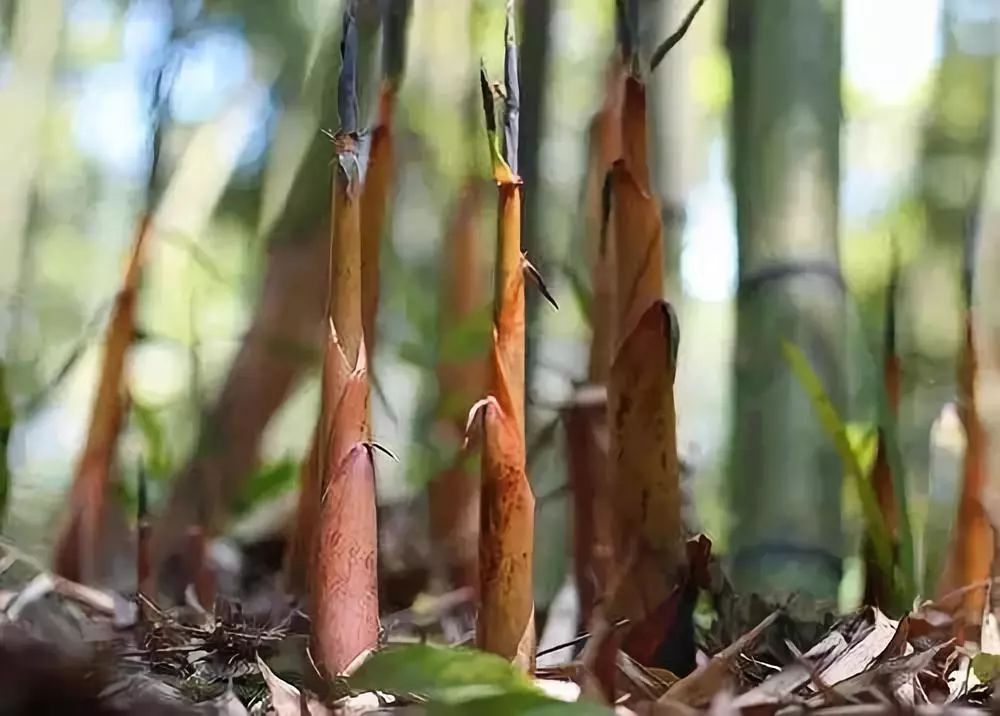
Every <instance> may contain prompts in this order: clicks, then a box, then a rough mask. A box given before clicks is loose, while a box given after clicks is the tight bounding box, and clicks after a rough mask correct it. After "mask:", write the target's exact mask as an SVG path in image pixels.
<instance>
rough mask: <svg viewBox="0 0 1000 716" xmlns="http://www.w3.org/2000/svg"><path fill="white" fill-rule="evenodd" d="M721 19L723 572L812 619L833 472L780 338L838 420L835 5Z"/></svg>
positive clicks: (792, 0)
mask: <svg viewBox="0 0 1000 716" xmlns="http://www.w3.org/2000/svg"><path fill="white" fill-rule="evenodd" d="M728 12H729V18H728V22H727V24H726V27H727V31H728V37H727V45H728V48H729V53H730V58H731V68H732V78H733V96H732V104H731V122H732V124H731V127H732V166H731V171H732V182H733V186H734V189H735V194H736V223H737V236H738V259H739V287H738V293H737V336H736V346H735V356H734V390H735V396H734V398H735V399H734V413H733V449H732V454H731V469H730V471H729V473H730V483H729V498H730V500H729V501H730V506H731V513H732V517H733V519H732V527H731V532H730V535H729V542H730V545H729V546H730V559H731V572H730V573H731V575H732V578H733V582H734V586H735V587H736V588H737V589H738V590H739V591H740V592H743V593H757V594H760V595H762V596H763V597H765V598H768V599H776V600H782V599H784V598H786V597H787V596H788V595H791V594H800V595H802V597H811V598H812V603H813V605H814V606H815V607H817V608H818V609H819V610H820V611H822V610H823V609H824V608H828V607H830V606H832V605H833V603H834V602H835V601H836V599H837V595H838V590H839V584H840V578H841V573H842V562H843V534H842V526H841V487H842V483H843V478H842V475H843V468H842V465H841V461H840V459H839V457H838V454H837V450H836V449H835V447H834V445H833V444H831V442H830V440H829V439H828V437H827V435H826V434H825V433H824V430H823V428H822V426H821V425H820V423H819V422H817V420H816V418H815V415H814V411H813V407H812V405H811V403H810V400H809V397H808V395H807V394H806V393H805V392H804V391H803V390H802V389H801V386H799V385H798V383H797V380H796V377H795V375H794V374H793V372H792V371H791V370H790V368H789V366H788V365H787V363H786V362H785V361H784V360H782V340H788V341H790V342H791V343H794V344H795V345H797V346H799V347H800V348H801V349H802V351H803V352H804V354H805V355H806V357H807V358H808V361H809V364H810V365H812V366H813V368H814V370H815V371H816V373H817V375H818V376H819V379H820V382H821V384H822V385H823V386H824V387H825V390H826V393H827V395H828V397H829V400H830V401H831V404H832V405H834V406H835V407H837V409H838V411H842V409H843V405H844V403H845V381H844V365H845V357H846V350H845V327H846V318H845V296H844V293H845V287H844V283H843V279H842V278H841V275H840V267H839V252H838V244H837V236H838V218H837V217H838V202H839V196H838V187H839V177H840V160H839V157H840V140H839V137H840V117H841V104H840V75H841V3H840V2H838V1H836V0H832V1H830V2H798V1H797V0H730V2H729V7H728ZM809 601H810V600H809V599H802V598H800V599H799V600H797V604H798V605H799V607H800V608H801V609H803V610H809V609H811V608H812V607H810V606H809Z"/></svg>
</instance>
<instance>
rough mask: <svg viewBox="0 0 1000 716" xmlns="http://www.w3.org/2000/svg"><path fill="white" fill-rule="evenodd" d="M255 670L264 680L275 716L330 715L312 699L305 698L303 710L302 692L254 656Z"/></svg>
mask: <svg viewBox="0 0 1000 716" xmlns="http://www.w3.org/2000/svg"><path fill="white" fill-rule="evenodd" d="M256 659H257V668H258V669H260V675H261V677H263V679H264V684H265V685H266V686H267V691H268V693H269V694H270V695H271V708H272V709H274V713H275V716H325V715H326V714H329V713H330V710H329V709H327V708H326V707H325V706H323V704H321V703H320V702H319V701H317V700H316V699H315V698H313V697H306V699H305V709H303V698H302V692H300V691H299V690H298V689H297V688H296V687H294V686H292V685H291V684H289V683H288V682H287V681H285V680H284V679H282V678H281V677H279V676H277V675H276V674H275V673H274V672H273V671H271V668H270V667H269V666H268V665H267V664H266V663H265V662H264V660H263V659H261V658H260V654H257V655H256Z"/></svg>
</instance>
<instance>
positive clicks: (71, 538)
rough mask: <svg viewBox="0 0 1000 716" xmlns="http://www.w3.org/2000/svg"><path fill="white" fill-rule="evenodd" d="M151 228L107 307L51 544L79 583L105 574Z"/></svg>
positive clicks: (145, 220)
mask: <svg viewBox="0 0 1000 716" xmlns="http://www.w3.org/2000/svg"><path fill="white" fill-rule="evenodd" d="M151 233H152V219H151V217H150V216H149V215H148V214H147V215H144V216H143V217H142V218H141V219H140V221H139V225H138V227H137V229H136V234H135V239H134V241H133V243H132V248H131V252H130V255H129V259H128V263H127V265H126V268H125V277H124V279H123V281H122V286H121V289H120V290H119V291H118V295H117V296H115V300H114V304H113V305H112V308H111V319H110V322H109V323H108V329H107V333H106V334H105V341H104V358H103V361H102V363H101V373H100V378H99V381H98V385H97V393H96V395H95V396H94V404H93V408H92V411H91V417H90V428H89V429H88V431H87V442H86V445H85V447H84V449H83V454H82V455H81V456H80V459H79V462H78V463H77V467H76V472H75V474H74V476H73V487H72V491H71V493H70V497H69V510H70V513H69V517H68V521H67V523H66V525H65V526H64V527H63V529H62V533H61V534H60V536H59V538H58V541H57V543H56V548H55V554H54V558H53V562H54V564H53V568H54V570H55V572H56V573H57V574H59V575H61V576H63V577H66V578H68V579H72V580H75V581H79V582H93V581H95V580H99V579H101V578H102V577H103V576H105V575H103V574H102V573H101V572H102V569H103V568H102V566H101V563H102V561H103V560H104V559H105V555H103V554H102V551H103V545H104V539H105V534H104V528H105V522H106V519H107V510H108V491H109V489H110V485H111V470H112V465H113V463H114V456H115V448H116V445H117V443H118V434H119V433H120V432H121V428H122V424H123V422H124V419H125V412H126V398H125V390H124V388H125V371H126V368H127V361H128V353H129V348H130V347H131V345H132V339H133V336H134V334H135V311H136V302H137V300H138V293H139V284H140V281H141V278H142V264H143V257H144V253H145V251H146V244H147V243H148V240H149V235H150V234H151Z"/></svg>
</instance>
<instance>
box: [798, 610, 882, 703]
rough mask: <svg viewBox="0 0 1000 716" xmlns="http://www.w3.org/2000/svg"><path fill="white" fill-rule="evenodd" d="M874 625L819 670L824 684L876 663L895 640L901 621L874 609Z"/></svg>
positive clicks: (846, 676)
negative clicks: (836, 657) (830, 662)
mask: <svg viewBox="0 0 1000 716" xmlns="http://www.w3.org/2000/svg"><path fill="white" fill-rule="evenodd" d="M871 611H872V615H873V616H872V620H873V622H872V627H871V629H870V630H869V631H867V632H866V633H865V635H864V636H863V637H862V638H861V639H859V640H858V641H856V642H855V643H854V644H852V645H851V646H850V647H849V648H848V649H847V651H845V652H844V653H843V655H842V656H841V657H840V658H839V659H837V660H836V661H834V662H833V663H832V664H830V665H829V666H828V667H826V668H825V669H823V671H821V672H819V674H818V676H819V678H820V679H821V680H822V682H823V683H824V684H827V685H828V686H833V685H835V684H838V683H840V682H841V681H844V680H846V679H849V678H851V677H853V676H855V675H857V674H860V673H861V672H863V671H865V670H866V669H868V668H869V667H870V666H872V665H873V664H875V663H876V662H877V661H878V659H879V657H880V655H882V654H883V653H884V652H885V651H886V649H887V648H888V647H889V645H890V643H892V641H893V637H895V636H896V633H897V631H898V630H899V624H900V623H899V622H897V621H894V620H892V619H890V618H889V617H887V616H886V615H885V614H883V613H882V612H881V611H880V610H879V609H875V608H873V609H872V610H871Z"/></svg>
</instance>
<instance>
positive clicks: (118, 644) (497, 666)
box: [0, 550, 1000, 716]
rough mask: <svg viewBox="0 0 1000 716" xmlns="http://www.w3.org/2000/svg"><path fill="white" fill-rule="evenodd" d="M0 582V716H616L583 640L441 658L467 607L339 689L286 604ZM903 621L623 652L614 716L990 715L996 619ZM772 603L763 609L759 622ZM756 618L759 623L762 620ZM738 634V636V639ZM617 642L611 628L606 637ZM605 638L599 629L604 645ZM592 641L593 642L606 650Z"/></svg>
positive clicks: (779, 628) (451, 608)
mask: <svg viewBox="0 0 1000 716" xmlns="http://www.w3.org/2000/svg"><path fill="white" fill-rule="evenodd" d="M0 575H3V576H4V578H5V583H7V584H9V583H10V582H11V581H12V578H13V579H14V581H16V582H18V583H19V586H18V587H17V588H13V589H6V590H3V591H0V714H29V713H30V714H42V713H63V714H68V713H94V714H140V713H141V714H184V713H192V714H199V713H200V714H226V715H232V716H236V715H238V714H269V713H274V714H278V716H293V715H294V716H298V715H299V714H312V715H313V716H316V715H318V714H328V713H347V714H357V713H375V712H382V713H388V712H392V713H400V712H401V711H403V712H413V713H423V712H428V713H448V714H464V713H468V714H478V713H531V714H534V713H543V712H544V714H545V715H546V716H560V714H564V713H565V714H581V715H588V714H595V716H596V714H601V713H611V712H612V711H611V708H610V707H608V706H607V705H602V704H601V693H602V689H601V687H600V686H599V685H598V683H597V681H598V680H597V679H596V677H595V673H596V669H595V668H594V662H593V660H592V657H593V652H592V651H591V650H590V649H588V648H587V641H588V640H587V638H586V636H581V637H580V638H577V639H574V645H573V646H574V649H572V650H562V651H561V652H559V653H561V654H568V656H567V658H566V659H565V660H560V661H558V662H557V663H552V660H551V659H548V660H546V661H545V662H544V663H545V665H544V666H539V668H538V669H537V671H536V673H535V675H534V678H531V679H529V678H528V677H526V676H524V675H523V674H521V673H519V672H518V671H516V670H515V669H513V667H510V666H509V665H507V664H506V663H505V662H503V660H501V659H499V658H498V657H493V656H492V655H487V654H482V653H480V652H475V651H473V650H471V649H466V648H462V647H459V648H451V649H446V648H441V647H434V646H430V645H429V644H430V643H435V644H456V643H463V642H467V641H468V635H469V633H470V630H471V626H472V622H473V619H472V614H473V604H472V595H471V593H469V592H468V590H459V591H456V592H451V593H447V594H443V595H439V596H436V597H430V596H422V597H421V598H420V599H419V600H418V602H417V603H416V604H414V606H413V607H411V608H410V609H406V610H403V611H401V612H398V613H396V614H393V615H388V616H387V617H385V618H384V619H383V631H384V634H383V637H384V642H385V645H384V646H383V647H380V648H379V649H378V650H377V651H376V652H375V653H374V654H364V655H362V657H361V658H359V659H358V660H357V665H355V666H352V668H351V669H349V674H348V675H347V676H346V677H344V678H338V679H336V680H334V681H333V682H332V683H331V682H329V681H328V680H323V679H321V678H320V677H319V676H318V671H317V669H316V667H315V665H314V664H313V663H312V659H311V657H310V655H309V650H308V630H309V624H308V619H307V618H306V617H305V616H304V615H303V614H302V613H301V612H299V611H297V610H296V609H294V608H292V607H291V605H290V604H289V603H288V601H287V600H286V599H284V598H283V597H281V596H280V595H279V594H278V593H277V592H276V591H274V592H271V593H266V592H265V593H261V594H257V595H256V596H253V597H251V596H249V595H248V597H247V600H246V601H245V602H242V603H241V602H228V601H223V600H221V599H217V600H216V603H215V606H214V608H213V609H211V610H207V609H205V608H203V607H202V606H201V605H199V604H198V599H197V597H196V596H195V595H194V590H193V589H189V590H188V594H187V598H186V602H187V603H186V604H185V605H184V606H180V607H174V608H170V609H163V608H160V607H159V606H157V605H156V604H154V603H153V602H152V601H150V600H149V599H147V598H145V597H143V596H141V595H136V594H119V593H115V592H111V591H106V590H100V589H95V588H92V587H87V586H84V585H81V584H77V583H75V582H71V581H68V580H65V579H63V578H61V577H57V576H55V575H52V574H50V573H49V572H47V571H43V570H40V569H39V568H38V567H37V565H34V564H25V563H24V561H23V560H22V559H21V558H20V557H19V556H17V555H16V553H14V552H12V551H9V550H8V551H7V552H6V556H4V557H2V558H0ZM972 589H984V590H987V591H988V587H987V585H974V586H973V587H970V588H967V589H965V590H960V591H958V592H956V593H954V594H953V595H951V596H949V597H947V598H945V599H942V600H939V601H937V602H926V603H924V604H922V605H920V606H919V607H917V608H915V609H914V610H912V611H911V612H910V613H909V614H907V615H905V616H903V617H902V618H900V619H891V618H890V617H888V616H886V615H885V614H884V613H883V612H882V611H880V610H878V609H876V608H874V607H864V608H862V609H860V610H858V611H857V612H855V613H853V614H850V615H846V616H841V617H839V618H834V617H833V616H832V615H830V616H828V617H826V618H825V619H824V620H823V621H822V622H821V623H805V622H796V621H795V620H793V619H792V617H791V616H790V613H791V611H792V610H783V609H778V610H774V611H771V612H770V613H768V612H767V610H765V611H764V612H763V613H765V614H766V616H765V618H764V619H763V620H761V621H760V622H759V623H757V624H756V626H754V627H753V628H752V629H749V630H748V631H747V632H745V633H742V635H737V636H735V637H734V636H733V634H734V632H733V629H732V627H733V624H734V623H735V621H734V620H730V621H731V623H729V624H725V623H724V622H725V621H726V620H725V619H724V618H722V617H718V618H716V620H715V623H714V624H713V625H712V626H711V627H710V628H708V629H704V630H702V632H701V633H700V634H699V638H698V641H699V644H698V652H697V655H698V656H697V666H696V668H695V669H694V671H692V672H691V673H689V674H686V675H682V676H679V675H675V674H673V673H671V672H670V671H667V670H666V669H662V668H647V667H644V666H642V665H640V664H639V663H638V662H636V661H635V660H633V659H632V658H630V657H629V656H628V655H626V654H625V653H624V652H618V655H617V662H616V672H615V674H614V682H615V683H614V690H615V693H616V695H617V696H616V700H615V705H614V710H615V711H617V712H618V713H621V714H628V713H636V714H640V715H641V714H688V713H696V712H701V711H705V712H709V713H713V714H730V713H754V714H771V713H783V714H784V713H799V712H816V713H824V714H838V715H839V714H852V715H855V714H881V713H926V714H933V713H960V712H962V711H966V710H977V711H978V710H982V709H988V710H995V709H996V708H997V704H996V702H994V700H993V683H994V682H995V680H996V679H998V678H1000V628H998V625H997V620H996V618H995V617H994V616H993V615H992V614H989V613H988V614H986V616H985V618H984V620H983V624H982V627H981V628H980V627H977V628H976V629H975V630H973V634H972V636H973V638H972V639H970V640H968V641H959V640H957V639H956V638H955V635H956V634H958V633H961V632H965V633H968V631H969V630H968V629H963V627H962V625H961V623H960V619H959V617H958V616H957V615H958V613H959V611H960V605H961V603H962V596H963V594H966V593H968V592H969V591H971V590H972ZM761 607H762V605H761V604H760V603H757V604H756V607H755V609H756V613H762V612H761ZM751 611H753V610H751ZM741 628H742V627H741ZM612 630H613V627H609V626H607V625H605V627H604V629H603V630H601V631H603V632H604V633H605V634H607V633H608V632H610V631H612ZM598 632H599V629H598V628H596V627H595V634H596V633H598ZM595 638H596V637H595Z"/></svg>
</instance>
